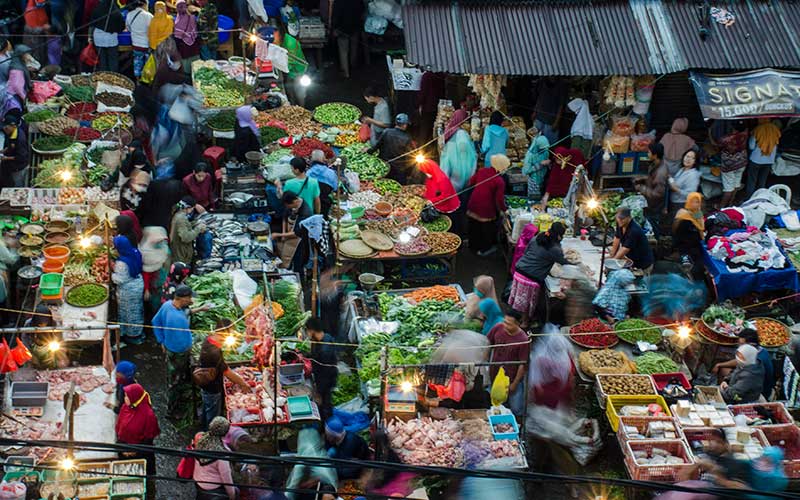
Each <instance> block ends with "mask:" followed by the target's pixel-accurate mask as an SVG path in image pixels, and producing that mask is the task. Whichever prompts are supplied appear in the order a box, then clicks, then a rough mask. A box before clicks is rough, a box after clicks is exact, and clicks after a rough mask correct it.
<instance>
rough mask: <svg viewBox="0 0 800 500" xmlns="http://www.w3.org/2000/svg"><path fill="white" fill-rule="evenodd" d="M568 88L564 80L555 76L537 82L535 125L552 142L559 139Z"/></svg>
mask: <svg viewBox="0 0 800 500" xmlns="http://www.w3.org/2000/svg"><path fill="white" fill-rule="evenodd" d="M568 88H569V85H568V84H567V83H566V82H565V81H564V80H561V79H559V78H553V77H545V78H542V79H540V80H539V82H538V83H537V88H536V104H535V105H534V110H533V120H534V122H533V126H534V127H536V128H537V129H538V130H540V131H541V132H542V133H543V134H544V135H545V137H547V140H548V142H549V143H550V144H554V143H555V142H556V141H557V140H558V136H559V128H560V127H561V117H562V115H563V113H564V105H565V104H566V103H567V89H568Z"/></svg>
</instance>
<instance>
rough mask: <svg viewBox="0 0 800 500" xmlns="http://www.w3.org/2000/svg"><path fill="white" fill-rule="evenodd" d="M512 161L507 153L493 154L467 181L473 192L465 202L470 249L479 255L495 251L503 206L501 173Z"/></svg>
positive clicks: (503, 185)
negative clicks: (499, 218)
mask: <svg viewBox="0 0 800 500" xmlns="http://www.w3.org/2000/svg"><path fill="white" fill-rule="evenodd" d="M510 165H511V160H509V159H508V157H507V156H506V155H503V154H499V155H494V156H492V157H491V158H490V159H489V160H487V162H486V166H485V167H483V168H480V169H478V171H477V172H475V175H473V176H472V177H470V178H469V182H468V183H467V184H468V185H469V186H470V187H472V194H471V195H470V197H469V202H468V203H467V221H468V224H467V232H468V234H469V249H470V250H472V251H473V252H475V253H477V254H478V256H479V257H488V256H489V255H491V254H493V253H494V252H496V251H497V244H496V243H497V230H498V228H497V224H498V222H497V220H498V217H499V216H500V215H501V214H502V213H503V212H505V210H506V208H507V207H506V198H505V192H506V183H505V181H504V180H503V177H502V174H503V172H505V171H506V170H508V167H509V166H510Z"/></svg>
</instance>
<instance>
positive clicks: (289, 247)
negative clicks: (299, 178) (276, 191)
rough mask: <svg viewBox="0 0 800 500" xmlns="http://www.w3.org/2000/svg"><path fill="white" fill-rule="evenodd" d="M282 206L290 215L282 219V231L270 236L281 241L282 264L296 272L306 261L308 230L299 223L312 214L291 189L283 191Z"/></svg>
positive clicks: (299, 270) (308, 207) (300, 269)
mask: <svg viewBox="0 0 800 500" xmlns="http://www.w3.org/2000/svg"><path fill="white" fill-rule="evenodd" d="M282 200H283V206H284V207H286V209H287V210H290V211H291V215H290V216H289V217H287V218H286V219H284V221H283V224H284V227H283V229H284V230H283V232H280V233H275V234H273V235H272V237H273V238H274V239H276V240H282V241H281V248H280V256H281V259H282V260H283V263H284V265H286V266H287V267H288V268H289V269H292V270H293V271H296V272H301V273H302V272H303V267H304V265H305V263H306V262H307V261H308V253H309V250H308V231H307V230H306V229H304V228H303V227H302V226H301V225H300V223H301V222H302V221H304V220H305V219H307V218H309V217H311V216H312V215H314V214H313V213H312V212H311V207H310V206H309V205H308V204H307V203H306V202H305V201H303V199H302V198H300V197H299V196H298V195H296V194H295V193H293V192H291V191H287V192H285V193H283V197H282Z"/></svg>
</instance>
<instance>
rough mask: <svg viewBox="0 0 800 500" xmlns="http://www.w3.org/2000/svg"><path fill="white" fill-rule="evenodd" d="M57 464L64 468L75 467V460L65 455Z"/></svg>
mask: <svg viewBox="0 0 800 500" xmlns="http://www.w3.org/2000/svg"><path fill="white" fill-rule="evenodd" d="M58 466H59V467H61V468H62V469H64V470H72V469H74V468H75V461H74V460H73V459H71V458H70V457H66V458H64V459H63V460H61V462H59V463H58Z"/></svg>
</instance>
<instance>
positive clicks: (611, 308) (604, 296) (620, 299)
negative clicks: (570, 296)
mask: <svg viewBox="0 0 800 500" xmlns="http://www.w3.org/2000/svg"><path fill="white" fill-rule="evenodd" d="M634 281H635V277H634V276H633V273H632V272H631V271H629V270H628V269H618V270H616V271H613V272H611V273H609V275H608V279H607V280H606V282H605V284H604V285H603V287H602V288H600V291H599V292H598V293H597V297H595V298H594V300H593V301H592V304H594V305H595V306H596V307H597V308H598V309H599V310H600V315H601V316H602V317H603V318H605V319H606V321H608V322H609V323H615V322H617V321H621V320H623V319H625V318H626V317H627V316H628V305H629V304H630V301H631V294H630V291H628V287H629V286H631V285H632V284H633V282H634Z"/></svg>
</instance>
